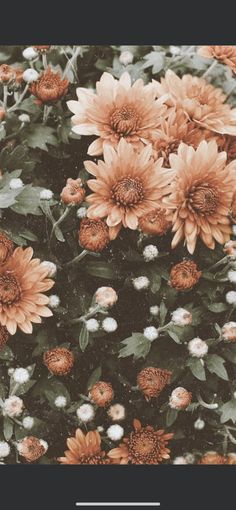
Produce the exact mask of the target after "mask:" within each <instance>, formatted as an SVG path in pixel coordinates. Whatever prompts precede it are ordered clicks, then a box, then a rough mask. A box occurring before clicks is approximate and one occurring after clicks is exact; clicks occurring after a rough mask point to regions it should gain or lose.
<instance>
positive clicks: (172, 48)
mask: <svg viewBox="0 0 236 510" xmlns="http://www.w3.org/2000/svg"><path fill="white" fill-rule="evenodd" d="M170 52H171V53H172V55H179V54H180V52H181V49H180V48H179V46H172V45H171V46H170Z"/></svg>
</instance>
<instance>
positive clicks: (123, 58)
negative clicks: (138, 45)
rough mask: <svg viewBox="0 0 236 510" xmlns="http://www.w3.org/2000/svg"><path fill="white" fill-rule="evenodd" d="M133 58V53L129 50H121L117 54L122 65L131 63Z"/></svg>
mask: <svg viewBox="0 0 236 510" xmlns="http://www.w3.org/2000/svg"><path fill="white" fill-rule="evenodd" d="M133 60H134V55H133V53H131V51H129V50H126V51H122V52H121V54H120V56H119V61H120V63H121V64H123V66H127V65H129V64H132V62H133Z"/></svg>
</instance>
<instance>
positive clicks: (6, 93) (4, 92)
mask: <svg viewBox="0 0 236 510" xmlns="http://www.w3.org/2000/svg"><path fill="white" fill-rule="evenodd" d="M7 98H8V90H7V85H3V108H4V110H6V109H7Z"/></svg>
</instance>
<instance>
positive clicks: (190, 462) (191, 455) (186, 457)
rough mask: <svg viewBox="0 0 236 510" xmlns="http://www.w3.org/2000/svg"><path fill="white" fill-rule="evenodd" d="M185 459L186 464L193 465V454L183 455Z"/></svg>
mask: <svg viewBox="0 0 236 510" xmlns="http://www.w3.org/2000/svg"><path fill="white" fill-rule="evenodd" d="M185 459H186V461H187V464H194V463H195V456H194V455H193V453H186V454H185Z"/></svg>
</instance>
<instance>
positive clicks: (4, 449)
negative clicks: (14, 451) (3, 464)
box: [0, 441, 11, 459]
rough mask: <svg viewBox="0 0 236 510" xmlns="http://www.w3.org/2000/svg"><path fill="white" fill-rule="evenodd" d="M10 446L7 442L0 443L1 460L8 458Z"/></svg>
mask: <svg viewBox="0 0 236 510" xmlns="http://www.w3.org/2000/svg"><path fill="white" fill-rule="evenodd" d="M10 451H11V450H10V446H9V444H8V443H6V441H0V459H3V458H4V457H7V456H8V455H9V453H10Z"/></svg>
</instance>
